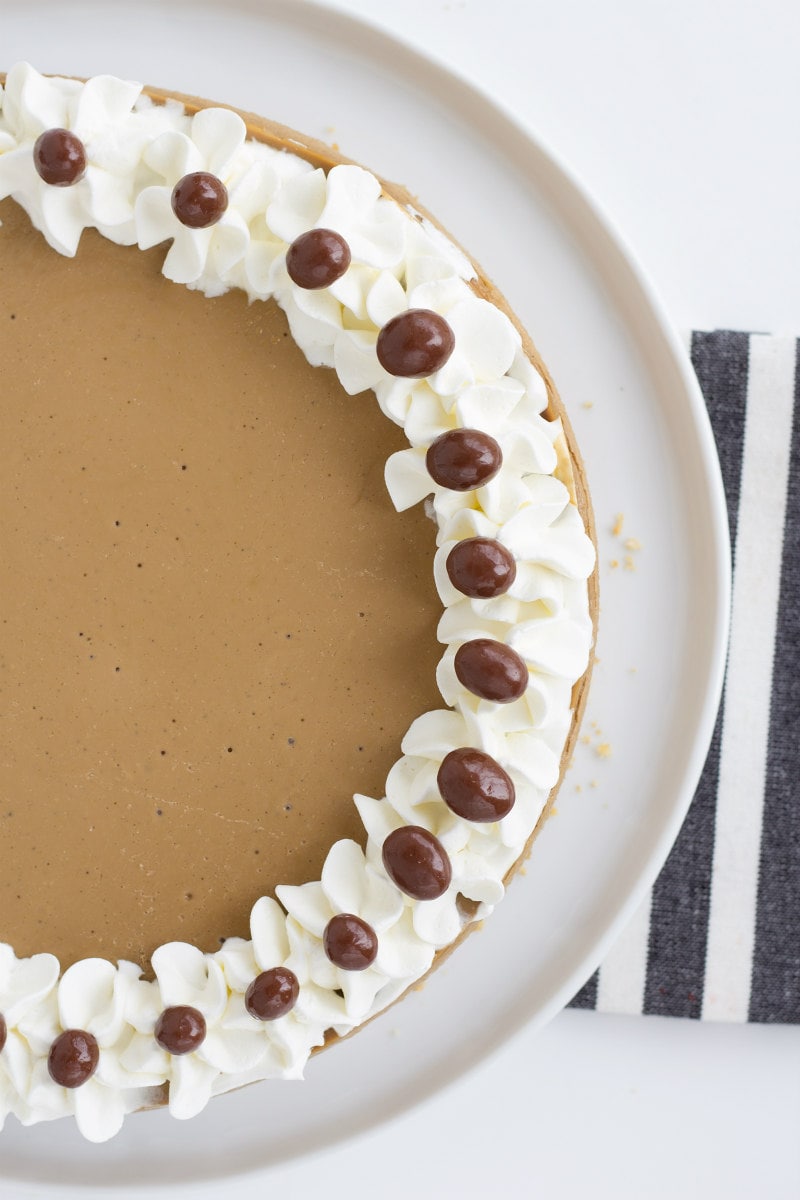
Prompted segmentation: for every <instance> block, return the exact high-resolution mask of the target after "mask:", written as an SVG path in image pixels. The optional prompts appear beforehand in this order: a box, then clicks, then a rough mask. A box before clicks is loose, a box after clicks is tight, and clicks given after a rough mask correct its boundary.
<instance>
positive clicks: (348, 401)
mask: <svg viewBox="0 0 800 1200" xmlns="http://www.w3.org/2000/svg"><path fill="white" fill-rule="evenodd" d="M0 218H1V219H2V222H3V224H2V227H1V228H0V362H2V370H3V387H2V398H1V399H0V406H1V408H2V423H3V457H2V463H3V469H2V471H1V472H0V506H1V509H0V511H2V529H1V530H0V570H2V579H3V585H2V605H0V609H1V611H0V763H1V764H2V765H1V767H0V941H6V942H9V943H10V944H11V945H12V946H13V947H14V949H15V950H16V952H17V954H19V955H29V954H33V953H36V952H38V951H42V950H48V951H51V952H52V953H54V954H56V955H58V956H59V958H60V959H61V961H62V963H63V965H65V966H66V965H68V964H69V963H71V962H73V961H75V960H76V959H78V958H82V957H87V956H91V955H101V956H103V957H107V958H110V959H116V958H118V957H123V958H131V959H133V960H134V961H138V962H141V963H143V964H144V963H146V961H147V959H148V958H149V955H150V954H151V952H152V951H153V950H154V949H155V947H156V946H158V945H159V944H161V943H163V942H166V941H171V940H173V939H180V940H185V941H191V942H194V943H195V944H196V945H199V946H200V947H201V948H203V949H205V950H214V949H216V948H217V947H218V946H219V943H220V939H221V938H222V937H223V936H231V935H240V936H247V935H248V914H249V910H250V907H251V905H252V904H253V902H254V901H255V900H256V899H257V898H258V896H260V895H263V894H271V893H272V890H273V888H274V886H275V885H276V884H277V883H302V882H304V881H305V880H307V879H315V878H319V874H320V870H321V867H322V863H323V861H324V858H325V855H326V853H327V851H328V849H329V847H330V845H331V844H332V843H333V842H334V841H335V840H336V839H337V838H341V837H348V836H349V837H355V838H357V839H359V840H360V839H361V838H362V837H363V831H362V829H361V825H360V822H359V820H358V818H357V814H356V812H355V809H354V807H353V804H352V800H351V797H352V794H353V792H354V791H364V792H366V793H367V794H371V795H377V796H380V795H383V792H384V786H385V778H386V774H387V771H388V770H389V768H390V767H391V765H392V763H393V762H394V761H395V760H396V758H397V757H398V755H399V744H400V740H401V738H402V736H403V733H404V732H405V730H406V728H407V727H408V725H409V724H410V723H411V721H412V720H413V719H414V717H415V716H417V715H418V714H419V713H421V712H424V711H425V710H426V709H429V708H432V707H438V706H440V705H441V701H440V699H439V697H438V693H437V691H436V688H435V682H434V676H435V667H436V663H437V661H438V658H439V654H440V648H439V647H438V646H437V643H436V640H435V628H436V623H437V620H438V617H439V614H440V611H441V610H440V605H439V601H438V599H437V597H436V593H435V589H434V585H433V579H432V569H431V564H432V557H433V551H434V537H435V528H434V526H433V524H432V523H431V522H430V521H428V520H427V519H426V518H425V516H424V515H423V513H422V511H421V509H420V508H419V507H417V508H415V509H413V510H410V511H409V512H406V513H403V514H400V515H398V514H397V513H395V511H394V509H393V508H392V506H391V504H390V502H389V499H388V496H387V494H386V490H385V486H384V483H383V467H384V463H385V461H386V458H387V457H388V455H389V454H390V453H392V452H393V451H394V450H397V449H400V448H402V447H403V446H404V445H405V444H406V443H405V441H404V438H403V435H402V432H401V431H400V430H399V429H396V428H395V427H394V426H392V425H391V423H390V422H389V421H388V420H387V419H386V418H385V417H384V416H383V415H382V414H381V412H380V411H379V409H378V407H377V404H376V402H375V399H374V396H372V394H371V393H370V394H363V395H360V396H356V397H350V396H347V395H346V394H345V393H344V391H343V390H342V388H341V387H340V385H339V383H338V381H337V379H336V377H335V375H334V373H333V372H332V371H329V370H324V369H313V368H311V367H309V366H308V364H307V363H306V361H305V359H304V357H303V355H302V354H301V352H300V351H299V349H298V348H297V347H296V346H295V344H294V342H293V340H292V339H291V337H290V336H289V334H288V330H287V325H286V321H285V318H284V316H283V314H282V313H281V312H280V311H279V310H278V308H277V307H276V306H275V305H274V304H273V303H272V302H269V303H262V302H256V303H255V304H253V305H248V303H247V300H246V298H245V297H244V295H242V294H241V293H239V292H231V293H228V294H227V295H225V296H223V297H221V298H219V299H215V300H208V299H206V298H205V297H204V296H203V295H201V294H200V293H197V292H190V291H189V290H187V289H186V288H183V287H179V286H176V285H175V284H171V283H169V282H168V281H166V280H165V279H164V278H163V277H162V276H161V274H160V267H161V262H162V260H163V250H161V249H156V250H154V251H151V252H147V253H142V252H141V251H139V250H137V249H135V248H122V247H118V246H115V245H113V244H111V243H109V242H107V241H104V240H103V239H101V238H100V237H99V236H98V235H96V234H95V233H94V232H88V233H86V234H84V237H83V240H82V243H81V246H80V249H79V251H78V256H77V258H76V259H75V260H69V259H64V258H62V257H61V256H59V255H57V254H55V253H54V252H53V251H52V250H51V249H50V248H49V247H48V246H47V245H46V243H45V242H44V239H43V238H42V237H41V235H40V234H39V233H37V232H36V231H34V230H33V229H32V228H31V226H30V222H29V219H28V217H27V216H26V215H25V214H24V213H22V212H21V211H20V210H19V209H17V207H16V205H15V204H14V203H13V202H11V201H4V202H3V203H2V204H0Z"/></svg>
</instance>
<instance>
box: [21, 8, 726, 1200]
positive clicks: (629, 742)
mask: <svg viewBox="0 0 800 1200" xmlns="http://www.w3.org/2000/svg"><path fill="white" fill-rule="evenodd" d="M0 18H2V32H3V51H2V52H3V56H4V63H3V66H8V65H10V64H11V63H12V62H14V61H16V60H17V59H19V58H28V59H29V60H31V61H33V62H34V64H35V65H36V66H37V67H39V69H40V70H44V71H51V72H61V73H71V74H78V75H88V74H92V73H97V72H111V73H115V74H119V75H123V76H126V77H130V78H138V79H144V80H146V81H148V82H150V83H153V84H163V85H164V86H169V87H172V88H174V89H176V90H183V91H187V92H194V93H198V94H200V95H205V96H209V97H211V98H212V99H220V100H226V101H228V102H230V103H232V104H234V105H237V106H239V107H241V108H245V109H251V110H254V111H256V112H261V113H263V114H265V115H268V116H271V117H273V118H276V119H277V120H280V121H283V122H285V123H287V124H289V125H292V126H295V127H297V128H300V129H303V130H304V131H305V132H307V133H310V134H316V135H319V136H322V137H324V138H326V139H327V140H335V141H337V142H338V143H339V145H340V146H341V148H342V150H343V151H344V152H345V153H347V154H349V155H351V156H352V157H354V158H356V159H359V160H361V161H363V162H364V163H366V164H367V165H369V166H371V167H372V168H373V169H375V170H376V171H378V172H380V173H382V174H384V175H386V176H388V177H389V178H395V179H398V180H400V181H402V182H404V183H406V184H407V185H408V186H409V187H410V188H411V190H412V191H413V192H416V193H418V194H419V195H420V197H422V198H423V200H424V203H425V204H426V205H427V206H428V207H429V208H431V209H432V210H433V211H434V212H435V213H436V214H437V216H438V217H439V218H440V220H441V221H442V222H443V223H444V225H445V226H446V227H447V228H449V229H450V231H451V232H452V233H453V234H454V236H455V237H457V238H458V239H459V240H460V241H462V242H463V243H464V245H466V246H467V247H469V249H470V251H471V252H472V253H473V254H474V255H475V256H476V257H477V259H478V261H480V262H482V263H483V264H484V265H485V266H486V267H488V268H489V273H490V275H491V276H492V278H493V279H494V280H495V282H496V283H497V284H498V286H499V287H500V288H501V290H502V291H503V292H505V294H506V295H507V297H508V298H509V300H510V301H511V303H512V304H513V306H514V307H515V308H516V310H517V312H518V313H519V315H520V316H521V317H522V319H523V321H524V322H525V324H526V325H527V326H528V328H529V329H530V330H531V331H532V333H533V334H534V337H535V339H536V341H537V343H538V345H539V348H540V349H541V351H542V353H543V355H544V357H545V360H546V361H547V362H548V364H549V366H550V368H551V370H552V372H553V374H554V376H555V379H556V381H557V384H558V386H559V388H560V390H561V393H562V395H563V397H564V398H565V400H566V403H567V406H568V408H569V410H570V412H571V415H572V417H573V420H574V424H575V427H576V432H577V435H578V440H579V443H580V445H581V447H582V450H583V453H584V456H585V459H586V464H587V469H588V474H589V479H590V483H591V487H592V491H593V496H594V504H595V509H596V514H597V520H598V528H599V535H600V560H601V567H602V613H601V637H600V644H599V647H598V654H599V658H600V664H599V666H598V668H597V670H596V676H595V681H594V684H593V690H592V696H591V700H590V706H589V713H588V719H589V721H590V722H591V721H594V722H596V727H595V726H592V725H590V724H589V725H587V727H586V728H587V732H588V733H589V734H590V735H591V737H592V743H593V744H592V745H591V746H583V747H581V752H580V753H579V754H578V755H577V756H576V764H575V766H574V767H573V770H572V772H571V773H570V774H569V775H568V777H567V781H566V784H565V786H564V789H563V792H562V795H561V797H560V799H559V802H558V807H557V814H556V816H555V817H554V818H553V819H552V820H551V821H550V822H549V823H548V825H547V828H546V829H545V830H544V832H543V834H542V836H541V837H540V838H539V840H538V842H537V843H536V846H535V849H534V853H533V856H532V859H531V863H530V866H529V868H528V870H527V872H526V874H525V876H524V877H521V878H519V879H518V880H517V881H516V882H515V883H514V885H513V887H512V888H511V890H510V892H509V895H508V897H507V899H506V900H505V901H504V903H503V904H502V905H501V907H500V908H499V909H498V911H497V912H496V913H495V914H494V916H493V917H492V918H491V920H490V922H489V923H488V925H487V927H486V928H485V929H484V931H483V932H481V933H480V934H478V935H475V936H474V937H473V938H471V939H469V940H468V941H467V943H466V944H465V945H464V946H463V947H462V948H461V949H460V951H459V953H458V954H457V955H455V956H454V958H453V959H452V960H451V961H450V962H448V963H447V964H446V965H445V966H444V967H443V968H442V969H441V970H440V971H439V972H438V973H437V974H436V975H435V976H434V977H433V978H432V979H431V980H430V981H429V982H428V984H427V985H426V986H425V988H424V990H423V991H422V992H421V993H419V994H417V995H414V996H413V997H410V998H408V999H407V1000H406V1001H404V1003H403V1004H402V1005H400V1006H399V1007H398V1008H395V1009H393V1010H392V1011H391V1012H390V1013H389V1014H387V1015H386V1016H384V1017H383V1018H381V1019H380V1020H378V1021H377V1022H375V1023H374V1024H373V1025H371V1026H370V1027H369V1028H368V1029H366V1030H364V1031H363V1032H362V1033H360V1034H359V1035H358V1036H357V1037H356V1038H355V1039H354V1040H352V1041H350V1042H347V1043H345V1044H344V1045H342V1046H340V1047H337V1048H336V1049H335V1050H332V1051H331V1052H329V1053H326V1054H324V1055H322V1056H320V1057H319V1058H318V1059H317V1060H315V1061H314V1062H313V1063H312V1064H311V1066H310V1068H309V1070H308V1078H307V1081H306V1083H305V1084H302V1085H301V1084H280V1083H278V1084H271V1083H267V1084H262V1085H257V1086H256V1087H252V1088H248V1089H246V1090H245V1091H243V1092H240V1093H237V1094H234V1095H231V1096H226V1097H221V1098H219V1099H217V1100H215V1101H213V1102H212V1104H211V1105H210V1107H209V1108H208V1109H207V1110H206V1111H205V1112H204V1113H203V1114H202V1115H201V1116H200V1117H198V1118H197V1119H195V1120H194V1121H191V1122H188V1123H186V1124H179V1123H177V1122H175V1121H172V1120H171V1119H170V1118H169V1117H167V1116H166V1115H165V1114H164V1113H163V1112H157V1113H151V1114H147V1115H142V1116H138V1117H134V1118H131V1119H130V1120H129V1121H128V1122H127V1123H126V1127H125V1129H124V1130H123V1132H122V1134H121V1135H120V1136H119V1137H118V1138H117V1139H115V1140H114V1141H112V1142H111V1143H109V1144H107V1145H104V1146H90V1145H87V1144H86V1143H84V1142H83V1141H82V1140H81V1139H80V1137H79V1135H78V1134H77V1131H76V1130H75V1129H74V1128H73V1126H72V1124H71V1123H69V1122H58V1123H55V1124H49V1125H43V1126H38V1127H35V1128H33V1129H28V1130H23V1129H21V1128H19V1127H18V1126H17V1125H16V1123H15V1122H13V1121H9V1123H8V1125H7V1128H6V1131H5V1132H4V1134H3V1135H2V1152H0V1180H1V1179H5V1180H6V1181H7V1182H8V1183H9V1184H11V1182H12V1181H15V1182H16V1183H19V1182H21V1181H23V1180H25V1181H29V1182H30V1183H37V1182H38V1183H40V1184H42V1185H44V1187H45V1188H46V1191H47V1193H48V1194H53V1192H54V1191H55V1190H56V1189H58V1188H66V1187H75V1188H78V1189H80V1190H81V1191H85V1189H86V1188H88V1187H93V1186H102V1185H111V1186H114V1185H117V1186H128V1187H135V1188H137V1189H143V1188H145V1187H147V1186H148V1185H151V1184H157V1183H162V1184H167V1183H170V1182H173V1181H174V1182H179V1183H184V1184H185V1183H190V1182H191V1181H192V1180H198V1181H199V1180H209V1179H212V1178H214V1177H227V1176H230V1175H233V1174H235V1173H237V1172H245V1171H248V1170H253V1169H256V1168H259V1167H263V1166H265V1165H267V1164H269V1163H274V1162H277V1161H281V1160H285V1159H288V1158H290V1157H293V1156H299V1155H303V1154H307V1153H309V1152H310V1151H312V1150H314V1149H317V1148H319V1147H321V1146H323V1145H326V1144H330V1143H332V1142H335V1141H337V1140H339V1139H342V1138H345V1137H347V1136H348V1135H350V1134H352V1133H354V1132H357V1131H361V1130H364V1129H366V1128H368V1127H369V1126H370V1125H374V1124H375V1123H377V1122H380V1121H383V1120H385V1119H387V1118H388V1117H389V1116H391V1115H392V1114H395V1113H397V1112H399V1111H401V1110H403V1109H404V1108H407V1107H408V1106H410V1105H412V1104H414V1103H416V1102H418V1101H419V1100H420V1099H422V1098H423V1097H425V1096H427V1095H429V1094H430V1093H431V1092H433V1091H434V1090H436V1089H437V1088H439V1087H440V1086H442V1085H443V1084H444V1083H446V1082H448V1081H450V1080H452V1079H453V1078H454V1077H455V1076H456V1075H458V1074H459V1073H460V1072H462V1071H464V1070H465V1069H466V1068H468V1067H469V1066H470V1065H472V1064H473V1063H475V1062H476V1061H477V1060H478V1059H480V1058H481V1057H482V1056H484V1055H485V1054H487V1053H488V1052H489V1051H490V1050H491V1049H492V1048H494V1047H495V1046H496V1045H497V1044H498V1043H499V1042H500V1041H501V1040H502V1039H504V1038H506V1037H508V1036H509V1034H510V1033H512V1032H513V1031H514V1030H515V1029H517V1028H518V1027H519V1026H520V1025H521V1024H522V1023H523V1022H526V1021H531V1020H533V1021H536V1022H544V1021H545V1020H547V1019H548V1018H549V1017H551V1016H552V1015H553V1014H554V1013H555V1012H557V1011H558V1009H559V1008H560V1007H561V1006H562V1005H563V1004H564V1003H566V1002H567V1001H568V1000H569V999H570V997H571V995H572V994H573V993H574V992H575V991H576V990H577V988H578V987H579V986H580V985H581V983H582V982H583V981H584V979H585V978H587V977H588V975H589V974H590V973H591V971H592V970H593V969H594V968H595V967H596V966H597V964H598V963H599V961H600V959H601V957H602V954H603V952H604V950H605V949H606V947H607V946H608V945H609V943H610V941H611V940H612V938H613V936H614V933H615V932H616V930H617V929H618V928H619V927H620V925H621V924H622V923H623V922H624V920H625V919H626V918H627V916H629V915H630V913H631V912H632V910H633V908H634V907H635V905H636V903H637V901H638V900H639V898H640V897H641V896H642V895H643V893H644V891H645V889H646V887H647V886H648V885H649V884H650V883H651V882H652V880H653V878H654V877H655V874H656V872H657V870H658V868H659V867H660V865H661V863H662V862H663V860H664V858H665V857H666V854H667V851H668V849H669V846H670V844H671V842H672V840H673V839H674V836H675V834H676V833H677V830H678V827H679V824H680V821H681V819H682V817H683V814H684V811H685V809H686V807H687V805H688V803H689V800H690V798H691V794H692V791H693V788H694V785H695V782H696V779H697V777H698V775H699V772H700V768H701V765H702V761H703V758H704V754H705V750H706V747H707V744H708V741H709V738H710V734H711V727H712V723H713V717H714V714H715V711H716V704H717V700H718V694H719V689H720V682H721V672H722V662H723V647H724V640H725V633H726V622H727V603H728V544H727V532H726V523H725V518H724V511H723V504H722V492H721V484H720V480H719V471H718V466H717V462H716V457H715V453H714V449H713V443H712V440H711V436H710V433H709V429H708V425H707V421H706V416H705V410H704V407H703V403H702V399H701V397H700V394H699V392H698V390H697V386H696V383H695V381H694V378H693V376H692V374H691V371H690V369H689V366H688V362H687V361H686V358H685V355H684V353H683V351H682V348H681V347H680V345H679V344H678V342H677V341H676V339H675V337H674V336H673V335H672V334H671V333H670V330H669V328H668V327H667V324H666V322H665V319H664V317H663V314H662V313H661V311H660V309H659V307H658V305H657V303H656V301H655V300H654V299H653V296H652V294H651V293H650V291H649V289H648V287H647V285H646V284H645V283H644V282H643V280H642V277H641V275H640V273H639V271H638V269H637V268H636V266H635V265H634V263H633V261H632V260H631V258H630V256H629V255H628V254H627V253H626V251H625V250H624V249H623V248H622V247H621V245H620V243H619V241H618V239H617V238H616V237H615V235H614V234H613V233H612V232H611V231H610V229H609V227H608V224H607V222H606V221H605V220H604V219H603V217H602V216H601V215H600V214H599V213H598V212H597V210H596V208H595V207H594V206H593V205H592V204H591V203H590V202H589V201H588V200H587V198H586V197H585V195H584V194H583V193H582V192H581V190H580V189H579V188H578V187H577V186H576V184H575V183H574V181H573V180H571V178H570V177H569V176H568V174H567V173H565V171H564V170H563V169H562V168H561V167H560V166H559V165H558V164H557V163H556V162H555V161H554V160H553V159H552V157H550V156H549V155H548V154H547V153H546V152H545V151H544V150H543V149H542V148H541V147H540V146H539V145H538V144H537V143H536V142H535V141H533V140H532V139H531V137H530V136H528V135H527V134H526V133H525V132H524V131H522V130H521V129H520V128H518V127H517V126H516V125H515V124H514V123H513V121H512V120H510V119H509V118H508V117H507V116H505V115H504V114H503V113H502V112H501V111H499V110H498V109H497V108H496V107H495V106H494V105H493V104H492V103H491V102H490V101H489V100H487V99H486V98H485V97H483V96H481V95H479V94H478V93H476V92H475V91H474V90H473V89H472V88H471V87H470V86H469V85H468V84H466V83H465V82H463V81H461V80H458V79H456V78H455V77H454V76H452V75H451V74H449V73H448V72H446V71H445V70H443V69H442V68H440V67H438V66H436V65H434V64H432V63H431V62H429V61H427V60H425V59H423V58H421V57H420V56H419V55H418V54H416V53H415V52H413V51H411V50H409V49H407V48H406V47H404V46H402V45H400V44H398V43H397V42H395V41H393V40H392V39H390V38H389V37H387V36H385V35H383V34H380V33H378V32H376V31H374V30H371V29H369V28H368V27H366V26H364V25H361V24H359V23H356V22H355V21H353V20H352V19H349V18H346V17H342V16H339V15H336V14H333V13H331V12H330V11H327V10H323V9H318V8H316V7H312V6H309V5H306V4H301V3H298V2H297V0H295V2H291V0H288V2H278V0H261V2H258V0H250V2H249V3H248V2H247V0H239V2H236V3H234V2H228V3H223V0H219V2H218V3H208V4H203V3H199V2H198V0H187V2H185V3H184V2H183V0H161V2H159V3H158V4H155V3H150V2H149V0H137V3H136V4H132V3H129V2H127V0H120V2H118V3H117V2H111V0H106V2H105V3H103V4H99V3H98V4H94V5H91V4H81V3H73V4H70V5H69V6H66V5H64V4H52V5H47V4H42V3H36V2H35V0H28V3H26V5H25V6H24V7H23V6H21V5H20V4H19V3H18V0H14V2H13V3H9V2H7V0H0ZM618 513H624V514H625V525H624V535H625V536H630V537H635V538H636V539H638V540H639V542H640V543H641V546H642V549H641V550H638V551H635V552H632V559H633V560H634V562H635V566H636V570H635V571H630V570H626V569H625V567H624V565H623V563H624V555H625V554H626V553H629V552H628V551H626V550H625V549H624V547H622V545H621V543H620V541H619V539H618V538H615V537H614V536H613V535H612V533H611V528H612V525H613V523H614V520H615V516H616V514H618ZM614 558H616V559H618V560H619V562H620V566H619V567H618V568H616V569H612V568H611V567H610V565H609V564H610V561H611V560H612V559H614ZM601 730H602V734H601V732H600V731H601ZM601 741H602V742H604V743H607V744H608V745H609V746H610V748H611V756H610V757H608V758H601V757H600V756H599V755H598V754H597V753H596V745H597V743H598V742H601ZM43 949H44V947H43ZM120 1181H122V1183H121V1184H120Z"/></svg>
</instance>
